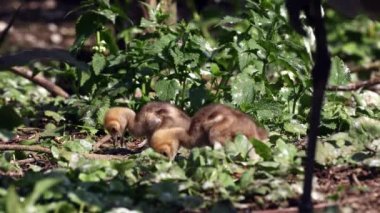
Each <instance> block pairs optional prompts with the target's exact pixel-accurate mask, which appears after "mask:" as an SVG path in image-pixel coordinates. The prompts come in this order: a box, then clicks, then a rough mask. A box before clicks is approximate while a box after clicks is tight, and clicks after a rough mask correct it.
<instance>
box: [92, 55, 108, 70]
mask: <svg viewBox="0 0 380 213" xmlns="http://www.w3.org/2000/svg"><path fill="white" fill-rule="evenodd" d="M106 63H107V62H106V59H105V57H104V56H103V55H102V54H99V53H95V54H94V56H93V57H92V68H93V70H94V73H95V75H99V74H100V72H101V71H102V70H103V69H104V68H105V67H106Z"/></svg>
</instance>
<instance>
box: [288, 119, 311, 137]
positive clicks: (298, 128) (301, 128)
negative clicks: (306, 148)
mask: <svg viewBox="0 0 380 213" xmlns="http://www.w3.org/2000/svg"><path fill="white" fill-rule="evenodd" d="M284 129H285V131H287V132H290V133H293V134H297V135H306V130H307V126H306V124H301V123H299V121H298V120H291V121H290V122H287V123H285V124H284Z"/></svg>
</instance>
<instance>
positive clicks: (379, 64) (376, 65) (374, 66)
mask: <svg viewBox="0 0 380 213" xmlns="http://www.w3.org/2000/svg"><path fill="white" fill-rule="evenodd" d="M379 69H380V61H374V62H371V63H369V64H365V65H364V66H358V67H353V68H351V72H353V73H355V72H366V71H374V70H379Z"/></svg>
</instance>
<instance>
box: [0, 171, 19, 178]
mask: <svg viewBox="0 0 380 213" xmlns="http://www.w3.org/2000/svg"><path fill="white" fill-rule="evenodd" d="M0 176H10V177H22V176H24V173H23V172H22V171H20V172H3V171H1V170H0Z"/></svg>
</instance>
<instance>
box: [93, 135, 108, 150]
mask: <svg viewBox="0 0 380 213" xmlns="http://www.w3.org/2000/svg"><path fill="white" fill-rule="evenodd" d="M110 139H111V136H110V135H106V136H104V137H102V138H100V140H98V141H97V142H96V144H95V145H94V150H97V149H99V148H100V146H101V145H103V144H104V143H106V142H107V141H109V140H110Z"/></svg>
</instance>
